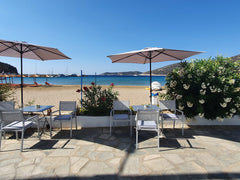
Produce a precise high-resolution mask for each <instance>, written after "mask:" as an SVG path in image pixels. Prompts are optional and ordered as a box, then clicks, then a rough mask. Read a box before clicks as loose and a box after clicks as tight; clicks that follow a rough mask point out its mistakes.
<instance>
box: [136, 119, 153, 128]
mask: <svg viewBox="0 0 240 180" xmlns="http://www.w3.org/2000/svg"><path fill="white" fill-rule="evenodd" d="M137 123H138V126H139V128H140V129H156V127H157V124H156V122H155V121H143V120H138V121H137Z"/></svg>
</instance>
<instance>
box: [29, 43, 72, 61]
mask: <svg viewBox="0 0 240 180" xmlns="http://www.w3.org/2000/svg"><path fill="white" fill-rule="evenodd" d="M32 47H33V48H34V47H35V48H36V49H33V50H32V49H31V48H32ZM28 48H29V51H32V52H34V51H35V50H38V49H41V50H44V51H47V52H50V53H52V54H55V55H58V56H62V57H64V58H66V59H70V58H69V57H67V56H65V55H62V54H59V53H55V52H53V51H50V50H48V49H44V48H41V47H39V46H32V45H29V46H28ZM34 53H35V54H36V55H37V56H38V54H37V53H36V52H34ZM38 57H39V56H38ZM42 60H44V59H42Z"/></svg>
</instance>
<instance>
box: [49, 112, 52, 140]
mask: <svg viewBox="0 0 240 180" xmlns="http://www.w3.org/2000/svg"><path fill="white" fill-rule="evenodd" d="M52 122H53V121H52V114H51V115H50V125H49V126H50V130H49V131H50V138H52Z"/></svg>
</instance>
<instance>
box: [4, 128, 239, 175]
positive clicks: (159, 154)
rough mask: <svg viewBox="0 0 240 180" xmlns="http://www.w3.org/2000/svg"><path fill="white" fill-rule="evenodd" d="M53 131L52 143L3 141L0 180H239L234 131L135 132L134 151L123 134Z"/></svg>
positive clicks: (31, 138)
mask: <svg viewBox="0 0 240 180" xmlns="http://www.w3.org/2000/svg"><path fill="white" fill-rule="evenodd" d="M115 130H116V131H115V133H114V134H113V136H111V137H110V136H109V131H108V128H89V129H81V130H78V131H74V132H73V139H68V137H69V131H58V130H55V131H54V135H53V138H52V139H50V138H49V136H48V134H43V136H42V138H41V140H39V139H38V138H36V134H37V133H36V132H33V131H32V130H31V129H30V130H27V131H26V138H25V141H24V152H20V150H19V149H20V140H15V135H14V134H10V135H8V137H7V139H6V140H3V141H2V150H1V152H0V179H61V178H63V179H78V178H82V179H150V178H151V179H240V143H239V142H240V127H239V126H212V127H207V126H195V127H194V126H193V127H188V128H186V130H185V135H184V136H181V130H180V129H165V130H164V134H163V135H162V137H161V140H160V149H158V148H157V138H156V134H154V133H152V132H140V134H139V141H140V143H139V149H138V150H136V149H135V134H134V135H133V137H132V138H130V137H129V136H128V134H129V133H128V128H116V129H115Z"/></svg>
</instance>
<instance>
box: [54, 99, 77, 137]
mask: <svg viewBox="0 0 240 180" xmlns="http://www.w3.org/2000/svg"><path fill="white" fill-rule="evenodd" d="M76 105H77V103H76V101H60V104H59V110H57V111H54V112H52V113H56V112H59V115H58V116H56V117H55V118H54V119H53V120H54V121H60V126H61V130H62V121H70V124H71V128H70V138H72V120H73V119H75V123H76V130H77V116H76V111H77V108H76ZM66 112H68V114H65V113H66ZM63 113H64V114H63ZM51 127H52V125H51Z"/></svg>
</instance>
